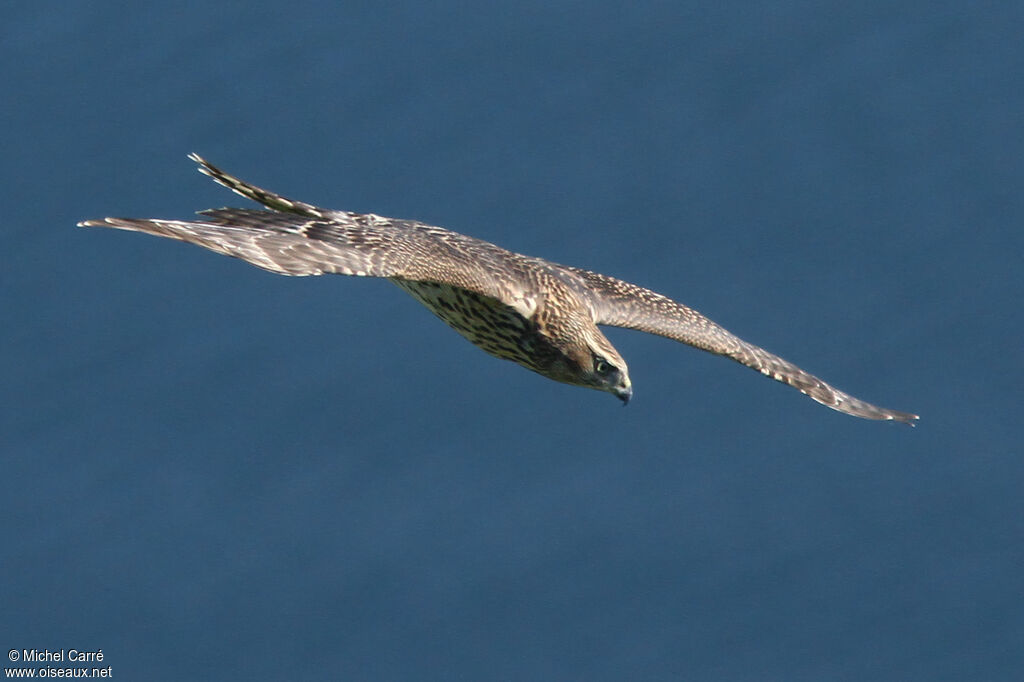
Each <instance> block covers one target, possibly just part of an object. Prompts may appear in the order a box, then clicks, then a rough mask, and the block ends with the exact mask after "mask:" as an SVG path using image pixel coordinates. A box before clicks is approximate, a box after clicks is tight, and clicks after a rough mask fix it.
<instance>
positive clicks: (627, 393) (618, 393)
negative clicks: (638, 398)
mask: <svg viewBox="0 0 1024 682" xmlns="http://www.w3.org/2000/svg"><path fill="white" fill-rule="evenodd" d="M615 397H616V398H618V399H619V400H621V401H622V406H623V407H625V406H626V405H628V404H629V399H630V398H632V397H633V387H632V386H622V387H620V388H617V389H615Z"/></svg>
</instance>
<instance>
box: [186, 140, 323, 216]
mask: <svg viewBox="0 0 1024 682" xmlns="http://www.w3.org/2000/svg"><path fill="white" fill-rule="evenodd" d="M188 158H190V159H192V160H193V161H195V162H196V163H198V164H199V172H200V173H203V174H204V175H209V176H210V177H211V178H213V179H214V180H215V181H216V182H218V183H219V184H221V185H224V186H225V187H227V188H228V189H230V190H231V191H233V192H235V193H237V194H241V195H242V196H243V197H245V198H246V199H252V200H253V201H255V202H256V203H259V204H263V205H264V206H266V207H267V208H269V209H272V210H274V211H281V212H282V213H295V214H297V215H301V216H305V217H307V218H318V219H323V218H326V217H328V216H327V214H328V213H329V211H326V210H324V209H322V208H317V207H316V206H313V205H312V204H307V203H304V202H302V201H295V200H294V199H288V198H287V197H283V196H281V195H280V194H275V193H274V192H269V191H267V190H265V189H262V188H260V187H257V186H256V185H250V184H249V183H248V182H246V181H244V180H240V179H238V178H236V177H235V176H233V175H230V174H228V173H225V172H224V171H222V170H221V169H220V168H217V167H216V166H214V165H213V164H212V163H210V162H209V161H207V160H206V159H204V158H203V157H201V156H199V155H198V154H196V153H194V152H193V153H192V154H189V155H188Z"/></svg>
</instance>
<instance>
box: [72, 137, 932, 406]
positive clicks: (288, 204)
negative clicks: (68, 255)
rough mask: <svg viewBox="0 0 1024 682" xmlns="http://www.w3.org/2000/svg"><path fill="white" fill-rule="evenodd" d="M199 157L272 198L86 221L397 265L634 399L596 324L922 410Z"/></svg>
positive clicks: (614, 289) (551, 363) (822, 398)
mask: <svg viewBox="0 0 1024 682" xmlns="http://www.w3.org/2000/svg"><path fill="white" fill-rule="evenodd" d="M190 158H191V159H192V160H193V161H195V162H196V163H198V164H199V170H200V171H201V172H203V173H205V174H206V175H209V176H210V177H211V178H213V179H214V180H216V181H217V182H219V183H220V184H222V185H224V186H225V187H227V188H228V189H231V190H234V191H235V192H237V193H238V194H241V195H242V196H244V197H247V198H249V199H252V200H253V201H256V202H258V203H259V204H262V205H263V207H264V208H263V209H240V208H217V209H209V210H206V211H200V212H199V215H200V216H202V219H201V220H197V221H181V220H144V219H136V218H104V219H103V220H86V221H84V222H81V223H79V225H81V226H90V227H115V228H119V229H124V230H135V231H137V232H147V233H149V234H154V235H158V236H161V237H170V238H171V239H178V240H181V241H185V242H191V243H193V244H198V245H199V246H203V247H206V248H207V249H210V250H212V251H216V252H217V253H223V254H226V255H228V256H235V257H237V258H241V259H243V260H246V261H248V262H250V263H252V264H253V265H256V266H257V267H260V268H263V269H265V270H270V271H271V272H276V273H280V274H283V275H321V274H324V273H336V274H341V275H356V276H360V277H386V278H388V279H389V280H391V281H392V282H394V283H395V284H397V285H398V286H399V287H401V288H402V289H404V290H406V291H407V292H409V293H410V294H412V295H413V297H415V298H416V299H417V300H419V301H420V303H422V304H423V305H425V306H426V307H427V308H429V309H430V311H431V312H433V313H434V314H435V315H437V316H438V317H440V318H441V319H442V320H444V321H445V322H447V323H448V324H449V325H451V326H452V327H454V328H455V330H456V331H458V332H459V333H460V334H462V335H463V336H465V337H466V338H467V339H469V340H470V341H472V342H473V343H474V344H476V345H477V346H479V347H480V348H482V349H484V350H485V351H487V352H488V353H490V354H491V355H494V356H496V357H499V358H504V359H507V360H512V361H513V362H517V363H519V364H520V365H522V366H524V367H526V368H527V369H531V370H533V371H534V372H537V373H538V374H542V375H544V376H546V377H548V378H550V379H554V380H555V381H561V382H565V383H567V384H573V385H576V386H585V387H588V388H595V389H598V390H600V391H607V392H608V393H611V394H613V395H615V396H617V397H618V398H620V399H621V400H622V401H623V402H628V401H629V398H630V396H632V394H633V389H632V385H631V384H630V380H629V373H628V371H627V368H626V363H625V361H624V360H623V359H622V357H621V356H620V355H619V353H618V351H616V350H615V348H614V347H613V346H612V345H611V343H609V341H608V339H606V338H605V337H604V335H603V334H602V333H601V332H600V331H599V330H598V328H597V325H611V326H615V327H628V328H631V329H638V330H640V331H644V332H650V333H652V334H659V335H661V336H666V337H668V338H670V339H675V340H676V341H681V342H683V343H687V344H689V345H691V346H695V347H697V348H700V349H702V350H706V351H709V352H711V353H716V354H718V355H724V356H725V357H727V358H731V359H733V360H735V361H737V362H739V363H742V364H744V365H747V366H748V367H752V368H753V369H756V370H757V371H759V372H761V373H762V374H764V375H766V376H769V377H771V378H773V379H775V380H777V381H781V382H783V383H786V384H789V385H790V386H792V387H794V388H796V389H798V390H799V391H801V392H802V393H805V394H806V395H808V396H810V397H811V398H813V399H814V400H817V401H818V402H819V403H821V404H823V405H827V406H828V407H831V408H833V409H835V410H839V411H840V412H845V413H847V414H852V415H854V416H857V417H865V418H868V419H883V420H895V421H899V422H904V423H907V424H911V425H913V424H914V421H915V420H916V419H917V418H918V417H917V415H913V414H908V413H906V412H897V411H895V410H888V409H885V408H882V407H876V406H875V405H871V404H870V403H866V402H864V401H863V400H858V399H857V398H854V397H853V396H851V395H848V394H846V393H843V392H842V391H839V390H836V389H835V388H833V387H831V386H829V385H828V384H826V383H825V382H824V381H822V380H821V379H818V378H817V377H815V376H812V375H810V374H808V373H807V372H805V371H803V370H802V369H800V368H799V367H797V366H796V365H794V364H792V363H790V362H787V361H786V360H783V359H782V358H780V357H778V356H776V355H773V354H771V353H769V352H768V351H766V350H764V349H762V348H759V347H758V346H755V345H753V344H750V343H747V342H746V341H743V340H742V339H740V338H738V337H736V336H734V335H733V334H731V333H730V332H728V331H726V330H725V329H723V328H722V327H720V326H718V325H717V324H715V323H714V322H712V321H711V320H709V319H708V318H706V317H704V316H703V315H701V314H700V313H698V312H697V311H695V310H693V309H691V308H688V307H686V306H685V305H682V304H681V303H676V302H675V301H673V300H671V299H669V298H667V297H665V296H662V295H661V294H656V293H654V292H653V291H650V290H648V289H644V288H643V287H639V286H636V285H635V284H630V283H628V282H623V281H621V280H618V279H615V278H613V277H608V276H606V275H601V274H598V273H596V272H590V271H588V270H582V269H580V268H573V267H568V266H564V265H558V264H556V263H552V262H551V261H547V260H544V259H543V258H531V257H529V256H524V255H522V254H518V253H513V252H511V251H506V250H505V249H503V248H501V247H499V246H496V245H494V244H491V243H489V242H485V241H482V240H480V239H474V238H473V237H467V236H465V235H461V234H458V233H456V232H452V231H450V230H445V229H443V228H440V227H434V226H431V225H425V224H423V223H420V222H416V221H413V220H396V219H393V218H384V217H381V216H378V215H373V214H359V213H350V212H348V211H332V210H328V209H323V208H317V207H316V206H312V205H310V204H306V203H303V202H300V201H293V200H291V199H286V198H285V197H282V196H280V195H278V194H274V193H273V192H268V191H266V190H263V189H260V188H259V187H255V186H253V185H250V184H249V183H247V182H243V181H242V180H239V179H238V178H235V177H233V176H231V175H228V174H227V173H225V172H223V171H222V170H220V169H219V168H217V167H216V166H214V165H212V164H210V163H208V162H207V161H205V160H203V159H202V158H200V157H199V156H198V155H196V154H192V155H191V156H190Z"/></svg>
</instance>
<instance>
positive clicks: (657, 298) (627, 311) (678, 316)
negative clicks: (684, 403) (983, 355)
mask: <svg viewBox="0 0 1024 682" xmlns="http://www.w3.org/2000/svg"><path fill="white" fill-rule="evenodd" d="M566 270H568V271H569V272H571V273H572V274H573V275H575V276H576V277H578V278H579V279H580V280H582V282H583V283H584V286H585V288H586V290H587V292H588V293H589V299H590V304H591V307H592V308H593V310H594V315H595V322H597V324H603V325H609V326H613V327H627V328H629V329H636V330H639V331H643V332H648V333H651V334H658V335H660V336H665V337H668V338H670V339H674V340H676V341H681V342H682V343H686V344H689V345H691V346H695V347H696V348H700V349H701V350H706V351H708V352H710V353H715V354H717V355H724V356H725V357H727V358H731V359H733V360H735V361H736V362H739V363H740V364H743V365H746V366H747V367H750V368H752V369H756V370H757V371H759V372H761V374H764V375H765V376H769V377H771V378H773V379H775V380H776V381H781V382H782V383H784V384H789V385H790V386H792V387H793V388H796V389H797V390H799V391H800V392H801V393H804V394H805V395H808V396H810V397H811V398H813V399H814V400H817V401H818V402H819V403H821V404H822V405H827V406H828V407H831V408H832V409H834V410H839V411H840V412H845V413H847V414H852V415H854V416H857V417H865V418H867V419H883V420H892V421H898V422H903V423H905V424H910V425H911V426H914V422H915V421H917V419H918V416H917V415H915V414H910V413H907V412H898V411H896V410H889V409H886V408H884V407H878V406H876V405H872V404H871V403H867V402H864V401H863V400H860V399H858V398H854V397H853V396H851V395H849V394H846V393H843V392H842V391H840V390H838V389H836V388H833V387H832V386H829V385H828V384H827V383H825V382H824V381H822V380H821V379H819V378H818V377H816V376H813V375H812V374H809V373H807V372H805V371H804V370H802V369H800V368H799V367H797V366H796V365H794V364H793V363H791V362H789V361H787V360H783V359H782V358H780V357H778V356H777V355H774V354H772V353H769V352H768V351H766V350H765V349H763V348H760V347H759V346H755V345H754V344H752V343H747V342H746V341H744V340H743V339H740V338H739V337H737V336H736V335H734V334H732V333H731V332H729V331H728V330H726V329H724V328H722V327H720V326H718V325H717V324H715V323H714V322H712V321H711V320H709V319H708V318H706V317H704V316H703V315H701V314H700V313H698V312H697V311H696V310H693V309H692V308H688V307H686V306H685V305H683V304H681V303H677V302H676V301H673V300H672V299H670V298H668V297H667V296H662V295H661V294H657V293H655V292H653V291H651V290H649V289H645V288H643V287H640V286H637V285H635V284H630V283H629V282H623V281H622V280H619V279H615V278H614V277H608V276H607V275H601V274H598V273H596V272H590V271H589V270H582V269H579V268H566Z"/></svg>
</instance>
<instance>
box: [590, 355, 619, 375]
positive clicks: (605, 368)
mask: <svg viewBox="0 0 1024 682" xmlns="http://www.w3.org/2000/svg"><path fill="white" fill-rule="evenodd" d="M613 369H615V368H614V367H612V366H611V364H609V363H608V362H607V361H605V360H602V359H601V358H595V359H594V371H595V372H597V373H598V374H600V375H602V376H604V375H605V374H608V373H609V372H611V371H612V370H613Z"/></svg>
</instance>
